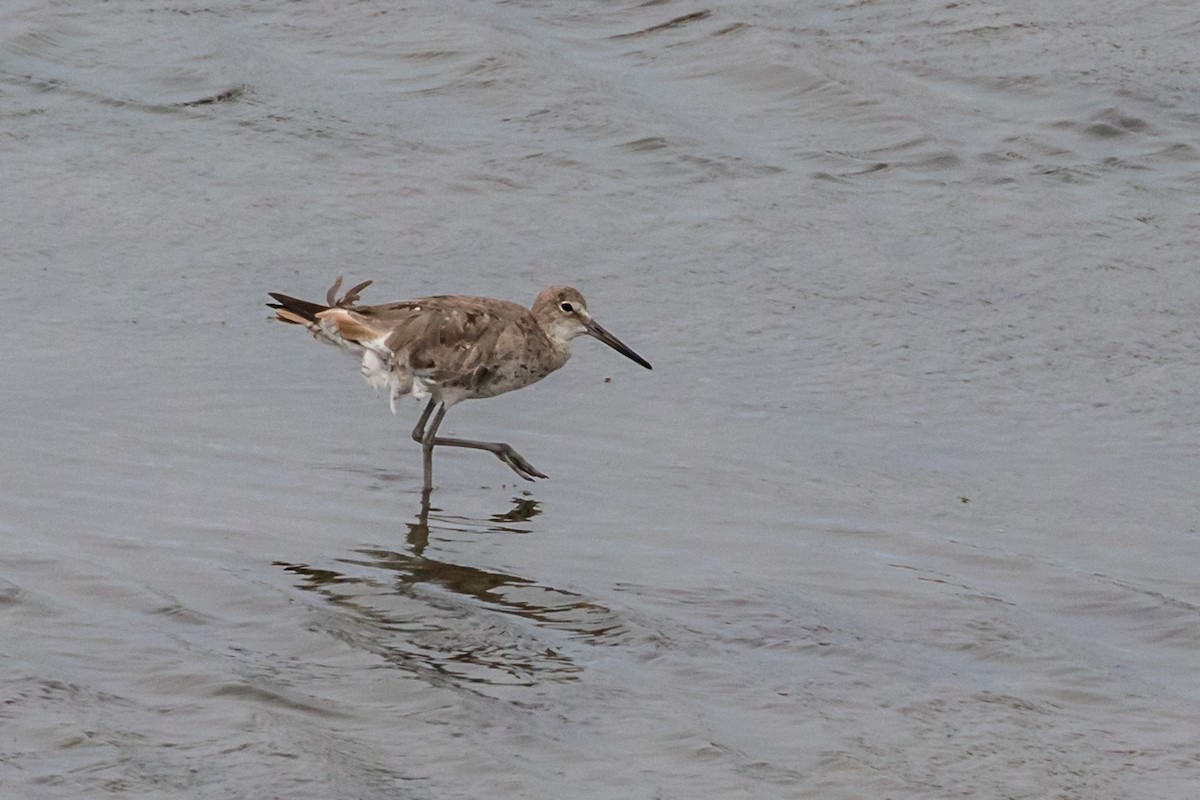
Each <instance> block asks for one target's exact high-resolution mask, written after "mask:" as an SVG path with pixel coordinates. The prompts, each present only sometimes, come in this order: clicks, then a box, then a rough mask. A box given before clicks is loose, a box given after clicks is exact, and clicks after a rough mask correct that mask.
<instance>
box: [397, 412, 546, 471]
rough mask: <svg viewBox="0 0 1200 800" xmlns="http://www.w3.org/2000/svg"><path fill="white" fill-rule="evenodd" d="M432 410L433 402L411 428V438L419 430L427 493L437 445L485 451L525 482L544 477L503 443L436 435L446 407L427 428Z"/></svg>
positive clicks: (414, 436) (415, 436)
mask: <svg viewBox="0 0 1200 800" xmlns="http://www.w3.org/2000/svg"><path fill="white" fill-rule="evenodd" d="M432 410H433V401H432V400H431V401H430V403H429V405H428V406H426V408H425V411H424V412H422V413H421V419H420V420H418V421H417V427H416V428H413V438H414V439H416V438H417V432H418V429H423V430H421V439H420V440H419V441H420V442H421V448H422V449H423V451H424V456H425V489H426V491H428V490H429V489H430V488H432V486H433V448H434V447H435V446H437V445H441V446H442V447H468V448H470V449H472V450H487V451H488V452H489V453H491V454H492V455H494V456H496V458H498V459H500V460H501V461H503V462H504V463H505V464H507V465H508V466H509V468H510V469H511V470H512V471H513V472H515V473H517V474H518V475H520V476H521V477H522V478H524V479H525V480H527V481H531V480H533V479H534V478H545V477H547V476H546V475H544V474H542V473H541V472H538V470H537V469H536V468H535V467H534V466H533V465H532V464H530V463H529V462H528V461H526V460H525V459H524V458H522V457H521V454H520V453H518V452H517V451H516V450H513V449H512V447H511V446H510V445H507V444H504V443H503V442H477V441H475V440H474V439H449V438H446V437H444V436H438V435H437V429H438V426H440V425H441V424H442V419H443V418H445V416H446V407H445V406H442V407H440V408H439V409H438V411H437V413H436V414H434V415H433V420H432V421H431V422H430V423H429V425H428V426H425V424H424V423H425V421H426V418H427V417H428V416H429V414H430V412H431V411H432Z"/></svg>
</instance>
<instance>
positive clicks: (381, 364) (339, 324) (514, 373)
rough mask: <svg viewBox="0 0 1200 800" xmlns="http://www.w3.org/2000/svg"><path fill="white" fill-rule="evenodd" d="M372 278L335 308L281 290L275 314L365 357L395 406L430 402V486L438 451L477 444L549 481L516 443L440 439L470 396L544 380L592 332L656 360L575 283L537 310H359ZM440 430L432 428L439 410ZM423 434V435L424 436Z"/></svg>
mask: <svg viewBox="0 0 1200 800" xmlns="http://www.w3.org/2000/svg"><path fill="white" fill-rule="evenodd" d="M370 283H371V282H370V281H367V282H365V283H361V284H359V285H358V286H355V287H354V288H353V289H350V290H348V291H347V292H346V293H345V295H343V296H342V297H340V298H339V297H338V296H337V292H338V290H339V289H340V287H341V278H338V280H337V281H336V282H335V283H334V285H333V287H332V288H331V289H330V290H329V292H328V293H327V294H326V303H327V305H320V304H318V303H310V302H307V301H304V300H298V299H296V298H294V297H289V296H288V295H283V294H277V293H274V292H272V293H271V297H273V298H274V299H275V300H276V301H277V302H276V303H271V304H269V305H270V306H271V307H272V308H274V309H275V318H276V319H278V320H280V321H283V322H288V323H292V324H298V325H304V326H305V327H306V328H308V329H309V330H310V331H312V333H313V335H314V336H315V337H316V338H317V339H319V340H322V341H325V342H328V343H330V344H334V345H337V346H339V347H341V348H343V349H345V350H348V351H349V352H351V353H354V354H356V355H359V356H360V358H361V360H362V371H363V377H364V378H366V380H367V382H368V383H370V384H371V385H372V386H374V387H376V388H386V389H387V390H388V394H389V398H390V401H391V405H392V411H393V412H394V411H395V410H396V401H397V400H398V399H399V398H401V397H403V396H405V395H408V394H411V395H413V396H415V397H418V398H425V397H429V398H431V399H430V402H429V405H428V406H427V407H426V409H425V412H424V413H423V414H422V417H421V420H420V421H419V422H418V423H417V428H415V429H414V430H413V438H414V439H416V440H417V441H419V442H421V443H422V445H423V446H424V447H425V452H426V489H429V488H430V480H431V478H430V472H431V469H432V467H431V466H430V464H431V452H432V447H433V445H436V444H443V445H450V446H459V447H475V448H477V449H486V450H489V451H491V452H493V453H495V454H496V455H497V456H498V457H499V458H500V459H501V460H502V461H504V462H505V463H507V464H508V465H509V466H510V467H512V468H513V469H514V471H516V472H517V474H519V475H521V477H523V478H527V479H532V478H533V477H545V476H544V475H542V474H541V473H540V472H538V471H537V470H535V469H533V468H532V466H531V465H529V464H528V462H526V461H525V460H524V459H522V458H521V457H520V456H519V455H517V454H516V453H515V451H513V450H512V448H511V447H509V446H508V445H503V444H501V443H495V442H469V441H467V440H458V439H438V438H437V437H436V436H435V435H434V434H435V432H436V429H437V426H438V425H439V424H440V422H441V419H442V416H443V415H444V414H445V412H446V410H447V409H449V408H450V407H452V406H454V405H455V404H457V403H460V402H462V401H463V400H467V399H473V398H484V397H495V396H496V395H499V394H503V393H505V392H510V391H512V390H514V389H520V388H523V387H525V386H529V385H530V384H532V383H536V382H537V381H539V380H541V379H542V378H544V377H546V376H547V375H549V374H550V373H551V372H554V371H555V370H556V369H559V368H560V367H562V366H563V365H564V364H566V363H567V359H569V358H570V357H571V340H572V339H574V338H575V337H577V336H579V335H580V334H584V333H586V334H589V335H591V336H594V337H595V338H597V339H599V340H600V341H602V342H604V343H605V344H608V345H609V346H610V347H612V348H614V349H615V350H617V351H618V352H620V353H622V354H623V355H625V356H626V357H628V358H630V359H632V360H633V361H636V362H637V363H639V364H641V365H642V366H644V367H646V368H647V369H649V368H650V364H649V363H648V362H646V361H645V360H644V359H643V358H642V357H641V356H639V355H637V354H636V353H634V352H633V351H632V350H630V349H629V348H628V347H626V346H625V345H624V344H623V343H622V342H620V340H618V339H617V338H616V337H614V336H613V335H612V334H610V333H609V332H608V331H606V330H604V328H602V327H601V326H600V325H599V324H597V323H596V322H595V321H594V320H592V318H591V314H590V313H589V312H588V310H587V302H586V301H585V300H584V299H583V295H582V294H580V293H579V291H578V290H576V289H573V288H571V287H569V286H551V287H550V288H548V289H545V290H543V291H542V292H541V293H540V294H539V295H538V296H537V299H536V300H535V301H534V303H533V306H532V308H525V307H524V306H520V305H518V304H516V303H510V302H508V301H505V300H495V299H492V298H488V297H470V296H466V295H438V296H435V297H423V298H420V299H417V300H402V301H399V302H394V303H383V304H381V305H358V302H357V301H358V299H359V293H360V292H361V291H362V290H363V289H365V288H366V287H367V286H368V285H369V284H370ZM439 404H440V406H441V408H440V409H439V410H438V413H437V415H436V416H435V417H434V420H433V424H432V425H431V426H430V427H429V428H428V429H426V427H425V423H426V422H427V421H428V419H429V416H430V414H432V413H433V411H434V406H435V405H439ZM418 434H419V435H418Z"/></svg>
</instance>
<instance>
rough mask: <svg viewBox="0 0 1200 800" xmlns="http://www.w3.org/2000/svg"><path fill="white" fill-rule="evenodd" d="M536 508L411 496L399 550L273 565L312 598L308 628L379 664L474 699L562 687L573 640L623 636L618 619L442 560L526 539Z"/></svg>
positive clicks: (372, 549)
mask: <svg viewBox="0 0 1200 800" xmlns="http://www.w3.org/2000/svg"><path fill="white" fill-rule="evenodd" d="M542 510H543V509H542V504H541V503H540V502H539V501H537V500H535V499H533V498H531V497H528V496H520V495H518V496H516V497H513V498H511V501H510V507H509V508H507V509H506V510H504V511H500V512H497V513H495V514H492V515H490V516H489V517H487V518H486V519H477V518H473V517H469V516H466V515H460V514H454V513H451V512H450V511H448V510H447V509H444V508H439V507H436V506H432V505H431V504H430V502H429V499H428V497H423V498H422V502H421V504H420V509H419V511H418V513H417V514H416V515H415V517H414V518H413V520H412V521H410V522H407V523H405V526H404V528H405V530H404V546H403V547H401V548H397V549H392V548H390V547H387V546H379V545H370V546H362V547H358V548H355V549H353V550H351V551H349V552H348V553H346V554H344V555H341V556H339V557H335V558H333V559H332V561H331V563H329V564H328V565H318V564H304V563H291V562H283V561H277V562H275V565H276V566H278V567H281V568H282V569H284V570H285V571H287V572H289V573H291V574H292V575H294V576H296V577H297V579H298V580H297V582H296V587H297V588H299V589H301V590H303V591H305V592H311V593H313V594H314V595H316V596H318V597H320V598H321V599H322V600H323V601H324V602H322V603H321V604H319V605H317V606H315V607H314V608H315V612H316V613H315V621H314V623H313V625H314V628H318V629H322V630H324V631H326V632H327V633H329V634H331V635H333V636H335V637H337V638H339V639H341V640H342V641H344V642H346V643H347V644H350V645H351V646H353V647H356V648H362V649H365V650H368V651H370V652H372V653H374V654H376V655H378V656H380V657H381V658H383V659H384V661H385V662H386V663H387V664H389V665H392V666H395V667H397V668H400V669H404V670H407V671H411V672H413V673H417V674H419V675H421V676H423V677H425V678H426V679H428V680H431V681H433V682H436V683H442V684H450V685H454V686H459V687H463V688H470V689H473V690H476V691H480V692H483V693H490V692H489V691H488V689H489V687H499V686H533V685H536V684H538V683H540V682H543V681H546V680H571V679H574V678H575V677H576V676H577V674H578V673H579V672H580V670H581V667H580V666H579V664H578V663H576V659H575V658H574V657H573V656H572V655H571V653H572V652H577V644H578V643H582V644H592V645H607V644H616V643H618V642H620V641H622V640H624V639H625V638H626V636H627V634H628V630H627V628H626V626H625V624H624V622H623V621H622V620H621V619H620V617H619V616H618V615H617V614H616V613H615V612H613V611H612V610H610V609H608V608H606V607H604V606H602V605H600V604H598V603H595V602H592V601H590V600H588V599H587V598H585V597H584V596H583V595H581V594H579V593H577V592H573V591H569V590H566V589H558V588H555V587H553V586H548V585H546V584H544V583H540V582H538V581H536V580H534V579H532V578H528V577H524V576H520V575H515V574H512V573H509V572H505V571H501V570H497V569H490V568H486V567H482V566H473V565H468V564H462V563H456V562H455V561H452V560H450V559H449V558H448V557H446V554H445V550H446V547H444V545H445V544H447V543H451V544H452V543H454V542H458V543H460V544H462V545H463V546H464V547H467V548H469V546H470V542H471V541H472V540H478V538H479V537H481V536H489V535H521V534H530V533H533V528H532V527H530V526H529V525H528V524H527V523H529V522H531V521H532V520H534V519H535V518H536V517H538V516H539V515H540V514H541V513H542ZM538 535H542V534H541V533H539V534H538ZM431 541H432V542H433V544H432V545H431Z"/></svg>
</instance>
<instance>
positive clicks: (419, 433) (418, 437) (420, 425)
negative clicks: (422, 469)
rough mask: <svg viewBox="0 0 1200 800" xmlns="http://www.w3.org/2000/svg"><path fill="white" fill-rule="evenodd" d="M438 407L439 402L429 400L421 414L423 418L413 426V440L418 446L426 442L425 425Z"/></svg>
mask: <svg viewBox="0 0 1200 800" xmlns="http://www.w3.org/2000/svg"><path fill="white" fill-rule="evenodd" d="M436 405H437V400H434V399H433V398H430V399H429V402H428V403H426V404H425V410H424V411H422V412H421V418H420V419H419V420H417V424H416V425H415V426H413V429H412V438H413V441H414V442H416V443H417V444H421V443H422V442H424V441H425V423H426V422H428V421H429V415H430V414H432V413H433V407H434V406H436Z"/></svg>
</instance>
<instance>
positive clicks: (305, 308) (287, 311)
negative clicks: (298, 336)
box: [267, 292, 329, 326]
mask: <svg viewBox="0 0 1200 800" xmlns="http://www.w3.org/2000/svg"><path fill="white" fill-rule="evenodd" d="M270 295H271V297H273V298H275V300H276V302H274V303H267V307H268V308H273V309H275V319H277V320H279V321H280V322H288V323H291V324H292V325H304V326H308V325H311V324H314V323H316V321H317V314H320V313H321V312H322V311H327V310H329V306H323V305H321V304H320V303H310V302H308V301H307V300H300V299H299V298H296V297H289V296H288V295H286V294H279V293H278V292H270Z"/></svg>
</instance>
